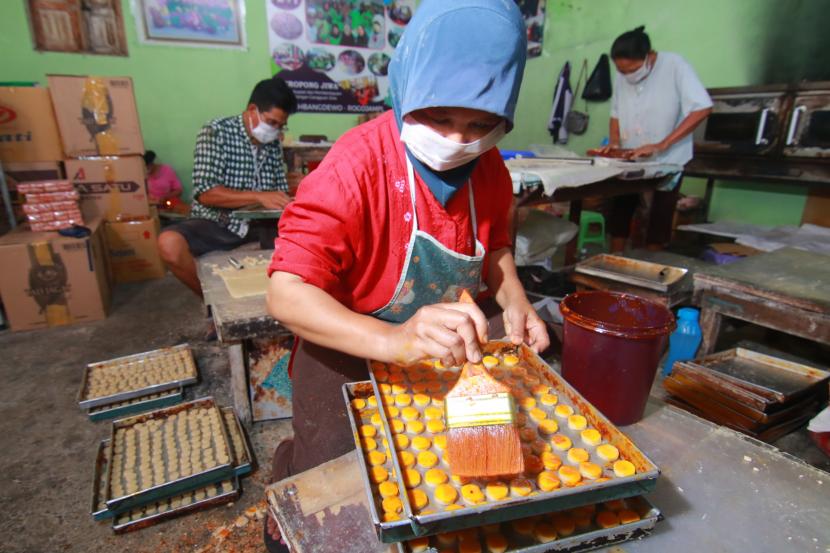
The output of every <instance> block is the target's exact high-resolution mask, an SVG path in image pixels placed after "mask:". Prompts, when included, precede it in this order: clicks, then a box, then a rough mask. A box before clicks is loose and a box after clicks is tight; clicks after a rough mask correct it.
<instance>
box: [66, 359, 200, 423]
mask: <svg viewBox="0 0 830 553" xmlns="http://www.w3.org/2000/svg"><path fill="white" fill-rule="evenodd" d="M182 352H184V355H185V359H186V360H187V362H188V363H189V364H190V366H191V367H192V368H193V374H192V376H190V377H187V378H183V379H180V380H174V381H170V382H160V383H158V384H154V385H152V386H147V387H144V388H138V389H135V390H127V391H125V392H119V393H117V394H112V395H109V396H102V397H87V393H88V391H87V384H88V380H89V374H90V372H91V371H94V370H96V369H97V370H100V369H102V368H104V367H106V366H109V365H114V364H132V363H135V364H141V363H146V362H147V361H148V360H149V359H155V358H159V357H167V356H173V355H175V356H177V355H180V354H181V353H182ZM136 370H140V369H139V368H136ZM198 379H199V373H198V367H197V366H196V361H195V360H194V359H193V351H192V350H191V349H190V345H189V344H179V345H177V346H172V347H169V348H161V349H156V350H152V351H147V352H144V353H136V354H133V355H127V356H124V357H116V358H115V359H109V360H107V361H98V362H96V363H90V364H89V365H87V366H86V368H85V369H84V376H83V380H81V389H80V390H79V391H78V405H79V406H80V407H81V409H89V408H91V407H98V406H100V405H109V404H111V403H118V402H121V401H126V400H128V399H133V398H137V397H141V396H148V395H151V394H156V393H159V392H166V391H167V390H173V389H175V388H179V387H181V386H187V385H189V384H195V383H196V382H197V381H198Z"/></svg>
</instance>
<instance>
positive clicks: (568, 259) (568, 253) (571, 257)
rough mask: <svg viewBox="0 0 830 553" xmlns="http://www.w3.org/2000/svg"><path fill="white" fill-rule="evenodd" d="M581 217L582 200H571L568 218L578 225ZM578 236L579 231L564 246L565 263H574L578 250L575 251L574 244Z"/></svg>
mask: <svg viewBox="0 0 830 553" xmlns="http://www.w3.org/2000/svg"><path fill="white" fill-rule="evenodd" d="M580 217H582V200H571V207H570V212H569V213H568V220H570V222H572V223H574V224H575V225H576V226H577V227H579V219H580ZM578 238H579V232H577V233H576V236H574V237H573V238H572V239H571V241H570V242H568V244H567V245H566V246H565V265H573V264H574V263H576V257H577V255H579V252H578V251H576V245H577V242H578V241H579V240H578Z"/></svg>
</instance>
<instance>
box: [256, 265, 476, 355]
mask: <svg viewBox="0 0 830 553" xmlns="http://www.w3.org/2000/svg"><path fill="white" fill-rule="evenodd" d="M267 304H268V312H269V313H270V314H271V316H273V317H274V318H275V319H277V320H278V321H279V322H280V323H281V324H282V325H284V326H285V327H286V328H288V329H289V330H291V332H293V333H295V334H296V335H298V336H300V337H301V338H303V339H306V340H308V341H310V342H314V343H315V344H319V345H321V346H324V347H327V348H331V349H335V350H338V351H342V352H344V353H347V354H349V355H354V356H356V357H366V358H369V359H375V360H378V361H383V362H386V363H401V364H405V365H409V364H412V363H414V362H416V361H420V360H422V359H427V358H437V359H441V360H442V361H443V362H444V363H445V364H446V365H447V366H455V365H458V364H461V363H463V362H464V361H466V360H469V361H472V362H474V363H477V362H479V361H480V360H481V350H480V348H479V341H486V339H487V320H486V319H485V317H484V314H483V313H482V312H481V310H480V309H479V308H478V307H477V306H475V305H470V304H462V303H448V304H439V305H430V306H426V307H422V308H421V309H419V310H418V311H417V312H416V313H415V315H413V316H412V317H411V318H410V319H409V320H408V321H406V322H405V323H403V324H399V325H397V324H391V323H387V322H384V321H381V320H379V319H376V318H374V317H372V316H370V315H362V314H360V313H356V312H354V311H352V310H350V309H349V308H347V307H346V306H344V305H343V304H341V303H340V302H339V301H337V300H336V299H335V298H334V297H332V296H331V295H330V294H328V293H327V292H325V291H324V290H322V289H320V288H318V287H316V286H314V285H312V284H308V283H306V282H305V281H304V280H303V279H302V278H301V277H299V276H298V275H294V274H292V273H286V272H281V271H276V272H274V273H273V274H272V275H271V282H270V284H269V286H268V294H267Z"/></svg>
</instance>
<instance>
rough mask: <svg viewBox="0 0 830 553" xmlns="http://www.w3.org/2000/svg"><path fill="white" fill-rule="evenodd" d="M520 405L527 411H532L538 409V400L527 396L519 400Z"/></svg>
mask: <svg viewBox="0 0 830 553" xmlns="http://www.w3.org/2000/svg"><path fill="white" fill-rule="evenodd" d="M519 405H521V406H522V408H523V409H525V410H528V411H529V410H530V409H533V408H534V407H536V399H535V398H534V397H533V396H525V397H523V398H522V399H520V400H519Z"/></svg>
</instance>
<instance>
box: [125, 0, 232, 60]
mask: <svg viewBox="0 0 830 553" xmlns="http://www.w3.org/2000/svg"><path fill="white" fill-rule="evenodd" d="M132 6H133V15H134V16H135V22H136V26H137V31H138V38H139V40H140V41H141V42H142V43H144V44H166V45H176V46H203V47H204V46H207V47H218V48H237V49H244V48H245V46H246V45H245V2H244V0H133V2H132Z"/></svg>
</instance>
